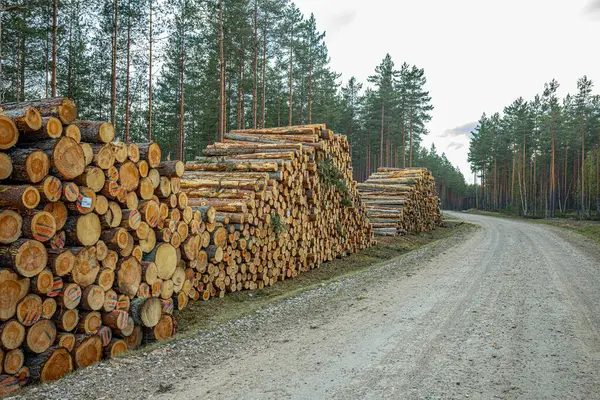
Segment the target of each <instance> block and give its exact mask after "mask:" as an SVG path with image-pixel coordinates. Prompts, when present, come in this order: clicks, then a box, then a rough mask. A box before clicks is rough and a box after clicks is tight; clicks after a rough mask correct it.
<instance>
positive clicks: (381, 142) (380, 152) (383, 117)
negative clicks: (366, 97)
mask: <svg viewBox="0 0 600 400" xmlns="http://www.w3.org/2000/svg"><path fill="white" fill-rule="evenodd" d="M384 119H385V104H384V103H383V101H382V102H381V133H380V137H379V166H380V167H383V123H384Z"/></svg>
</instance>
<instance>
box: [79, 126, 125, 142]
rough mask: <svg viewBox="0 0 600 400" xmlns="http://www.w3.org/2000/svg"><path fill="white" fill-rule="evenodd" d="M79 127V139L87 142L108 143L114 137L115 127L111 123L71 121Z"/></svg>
mask: <svg viewBox="0 0 600 400" xmlns="http://www.w3.org/2000/svg"><path fill="white" fill-rule="evenodd" d="M71 124H72V125H75V126H76V127H78V128H79V131H80V132H81V140H82V141H84V142H88V143H110V142H112V141H113V139H114V138H115V129H114V127H113V125H112V124H111V123H108V122H98V121H73V122H72V123H71Z"/></svg>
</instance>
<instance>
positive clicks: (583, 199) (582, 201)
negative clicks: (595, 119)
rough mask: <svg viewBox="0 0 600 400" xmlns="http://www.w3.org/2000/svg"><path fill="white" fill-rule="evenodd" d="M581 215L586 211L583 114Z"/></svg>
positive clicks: (582, 125) (582, 127)
mask: <svg viewBox="0 0 600 400" xmlns="http://www.w3.org/2000/svg"><path fill="white" fill-rule="evenodd" d="M581 213H582V214H583V215H585V214H586V211H585V116H584V112H583V111H582V112H581Z"/></svg>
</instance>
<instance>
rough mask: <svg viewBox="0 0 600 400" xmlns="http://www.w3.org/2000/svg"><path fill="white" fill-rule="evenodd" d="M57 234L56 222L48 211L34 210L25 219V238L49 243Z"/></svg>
mask: <svg viewBox="0 0 600 400" xmlns="http://www.w3.org/2000/svg"><path fill="white" fill-rule="evenodd" d="M55 234H56V221H55V219H54V217H53V216H52V214H50V213H49V212H46V211H40V210H34V211H32V213H31V214H29V215H26V216H25V218H23V236H24V237H26V238H30V239H35V240H37V241H39V242H42V243H43V242H47V241H48V240H50V239H51V238H52V237H53V236H54V235H55Z"/></svg>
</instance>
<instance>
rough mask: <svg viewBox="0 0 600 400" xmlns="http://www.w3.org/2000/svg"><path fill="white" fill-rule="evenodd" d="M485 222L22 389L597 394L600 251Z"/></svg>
mask: <svg viewBox="0 0 600 400" xmlns="http://www.w3.org/2000/svg"><path fill="white" fill-rule="evenodd" d="M453 215H454V216H457V217H459V218H463V219H466V220H467V221H470V222H473V223H476V224H478V225H480V226H481V227H482V229H479V230H476V231H473V230H462V231H460V232H461V233H459V234H458V235H455V236H453V237H450V238H447V239H444V240H441V241H438V242H435V243H432V244H430V245H427V246H425V247H424V248H422V249H420V250H418V251H415V252H412V253H409V254H407V255H405V256H402V257H399V258H397V259H394V260H391V261H388V262H385V263H383V264H381V265H379V266H376V267H373V268H370V269H367V270H364V271H362V272H359V273H357V274H354V275H351V276H349V277H345V278H342V279H339V280H337V281H335V282H333V283H329V284H322V285H318V286H317V287H316V288H314V289H312V290H309V291H306V292H304V293H302V294H300V295H298V296H296V297H293V298H289V299H286V300H282V301H277V302H275V303H272V304H270V305H269V306H266V307H265V308H262V309H260V310H259V311H257V312H256V313H253V314H251V315H248V316H246V317H244V318H242V319H239V320H236V321H232V322H230V323H225V324H221V325H219V326H217V327H216V328H215V329H214V330H211V331H199V332H194V333H192V334H189V335H187V336H186V337H183V338H179V339H178V340H175V341H171V342H168V343H167V344H163V345H159V346H155V347H153V348H150V349H147V350H144V351H140V352H135V353H133V354H130V355H127V356H125V357H122V358H118V359H114V360H110V361H108V362H104V363H101V364H97V365H95V366H93V367H91V368H87V369H85V370H81V371H77V372H75V373H74V374H71V375H70V376H68V377H66V378H65V379H62V380H61V381H59V382H56V383H53V384H44V385H39V386H34V387H31V388H28V389H26V390H24V391H23V392H21V393H19V394H18V395H17V396H13V397H12V398H19V399H38V398H39V399H113V398H119V399H149V398H157V399H158V398H160V399H195V398H197V399H201V398H202V399H230V398H260V399H282V398H293V399H315V398H337V399H354V398H366V399H369V398H377V399H379V398H389V399H397V398H415V399H416V398H419V399H420V398H432V399H433V398H467V397H471V398H473V397H474V398H575V399H577V398H581V399H584V398H585V399H589V398H600V369H599V368H597V366H598V365H599V364H598V363H599V362H600V333H599V329H600V248H599V247H598V245H597V244H595V243H593V242H592V241H590V240H587V239H584V238H583V237H582V236H579V235H577V234H573V233H570V232H566V231H562V230H560V229H557V228H553V227H548V226H543V225H537V224H531V223H527V222H522V221H513V220H503V219H497V218H491V217H485V216H476V215H467V214H464V215H463V214H453Z"/></svg>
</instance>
